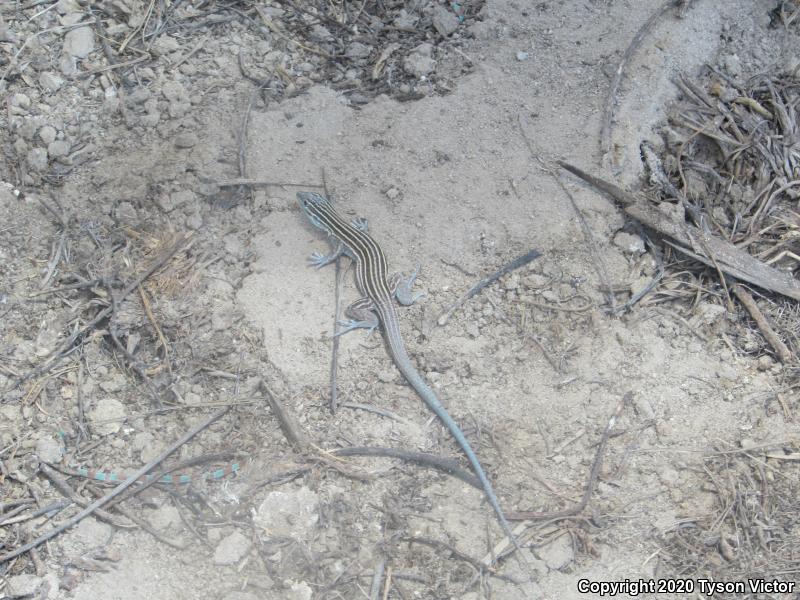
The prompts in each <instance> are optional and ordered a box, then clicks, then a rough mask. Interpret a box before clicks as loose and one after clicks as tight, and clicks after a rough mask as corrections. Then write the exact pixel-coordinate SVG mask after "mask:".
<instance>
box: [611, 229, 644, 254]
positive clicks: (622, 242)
mask: <svg viewBox="0 0 800 600" xmlns="http://www.w3.org/2000/svg"><path fill="white" fill-rule="evenodd" d="M614 245H615V246H617V247H618V248H622V250H623V252H625V253H626V254H637V255H638V254H644V242H643V241H642V238H640V237H639V236H638V235H633V234H632V233H628V232H626V231H620V232H619V233H617V235H615V236H614Z"/></svg>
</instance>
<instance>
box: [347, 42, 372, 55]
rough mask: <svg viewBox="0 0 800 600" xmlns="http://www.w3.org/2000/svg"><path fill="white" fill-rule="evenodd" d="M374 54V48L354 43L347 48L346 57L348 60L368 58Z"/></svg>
mask: <svg viewBox="0 0 800 600" xmlns="http://www.w3.org/2000/svg"><path fill="white" fill-rule="evenodd" d="M370 52H372V46H367V45H366V44H362V43H361V42H353V43H352V44H350V45H349V46H348V47H347V51H346V52H345V56H346V57H348V58H366V57H368V56H369V55H370Z"/></svg>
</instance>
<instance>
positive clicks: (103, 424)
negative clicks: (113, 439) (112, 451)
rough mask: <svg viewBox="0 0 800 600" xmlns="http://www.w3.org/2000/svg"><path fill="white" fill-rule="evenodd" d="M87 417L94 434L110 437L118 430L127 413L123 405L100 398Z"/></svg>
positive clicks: (117, 401) (111, 399)
mask: <svg viewBox="0 0 800 600" xmlns="http://www.w3.org/2000/svg"><path fill="white" fill-rule="evenodd" d="M87 416H88V417H89V423H90V424H91V426H92V429H94V431H95V433H97V434H99V435H111V434H114V433H117V432H118V431H119V430H120V427H122V422H123V419H124V418H125V417H126V416H127V412H126V411H125V405H123V404H122V402H120V401H119V400H114V399H113V398H102V399H100V400H99V401H98V402H97V406H95V407H94V409H92V410H90V411H89V414H88V415H87Z"/></svg>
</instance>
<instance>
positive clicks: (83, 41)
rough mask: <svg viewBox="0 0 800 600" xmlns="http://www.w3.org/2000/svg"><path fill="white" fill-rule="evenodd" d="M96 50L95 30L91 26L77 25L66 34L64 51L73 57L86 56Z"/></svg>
mask: <svg viewBox="0 0 800 600" xmlns="http://www.w3.org/2000/svg"><path fill="white" fill-rule="evenodd" d="M92 51H94V30H93V29H92V28H91V27H76V28H75V29H71V30H69V31H68V32H67V35H65V36H64V47H63V52H64V54H66V55H67V56H71V57H73V58H86V57H87V56H89V54H91V53H92Z"/></svg>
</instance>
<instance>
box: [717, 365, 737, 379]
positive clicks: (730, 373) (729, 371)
mask: <svg viewBox="0 0 800 600" xmlns="http://www.w3.org/2000/svg"><path fill="white" fill-rule="evenodd" d="M715 373H716V375H717V377H719V378H720V379H723V380H725V381H738V380H739V378H740V377H741V374H740V373H739V371H737V370H736V369H735V368H734V367H732V366H730V365H727V364H722V365H720V366H719V367H717V369H716V371H715Z"/></svg>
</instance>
